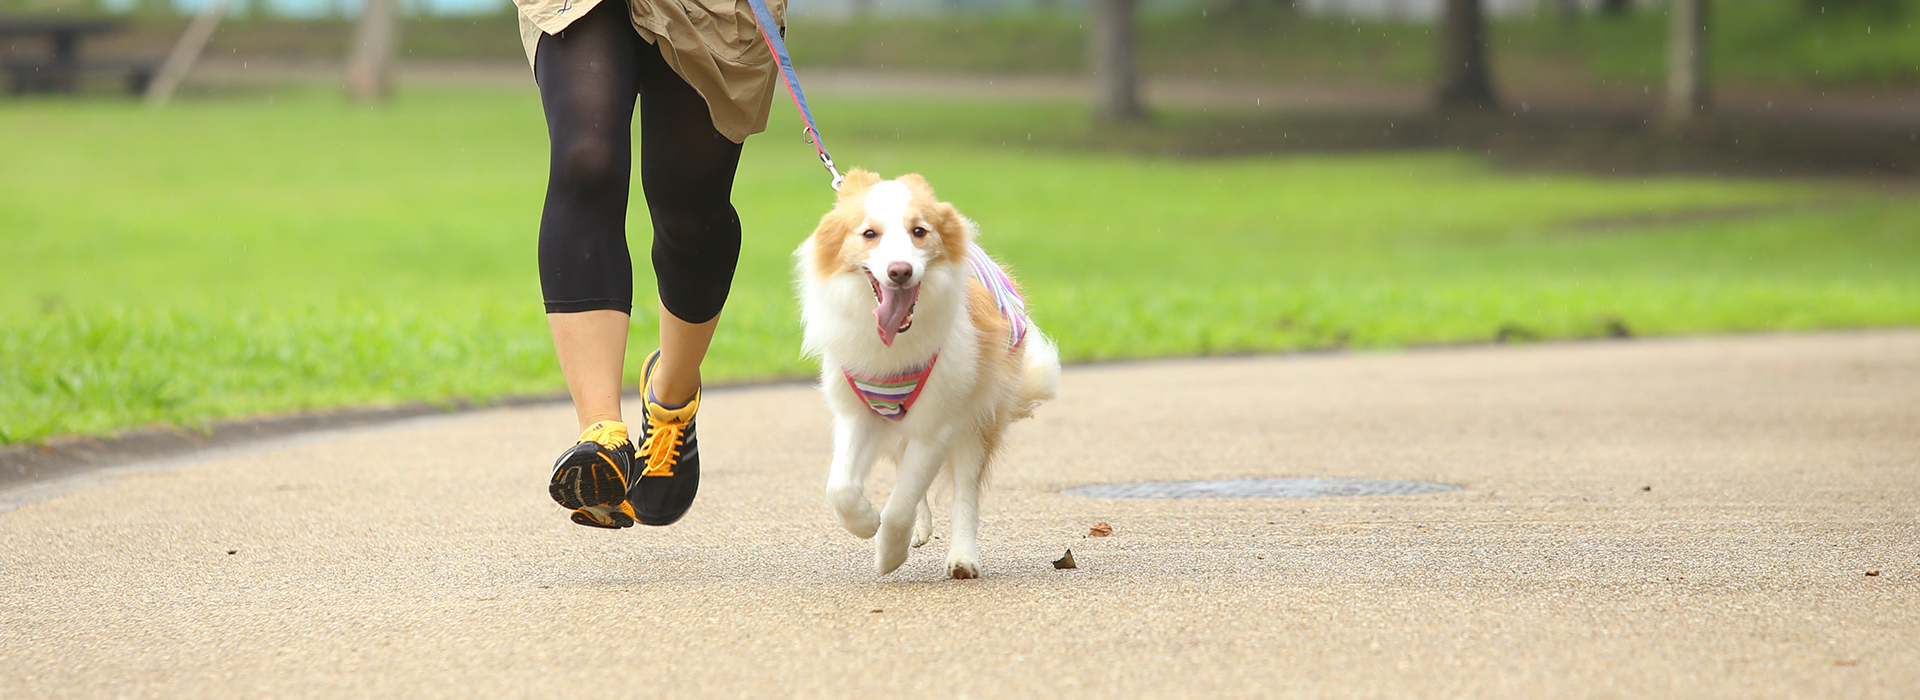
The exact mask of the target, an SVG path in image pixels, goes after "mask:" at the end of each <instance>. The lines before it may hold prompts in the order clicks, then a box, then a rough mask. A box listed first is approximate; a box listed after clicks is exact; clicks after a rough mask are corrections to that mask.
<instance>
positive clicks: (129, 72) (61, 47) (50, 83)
mask: <svg viewBox="0 0 1920 700" xmlns="http://www.w3.org/2000/svg"><path fill="white" fill-rule="evenodd" d="M124 28H125V24H124V23H122V22H119V21H117V20H110V19H64V18H48V17H31V18H28V17H0V37H5V36H30V37H32V36H39V37H45V38H46V39H47V43H48V51H47V53H46V54H45V55H43V56H25V57H21V56H9V57H7V58H6V59H5V60H4V61H0V70H3V71H5V72H6V74H7V79H8V80H7V88H8V91H9V92H11V93H13V94H16V95H19V94H24V93H36V92H43V93H52V92H75V91H78V90H79V89H80V78H81V77H82V76H83V75H87V74H107V75H118V76H124V77H125V78H126V86H127V91H128V92H129V93H132V94H134V95H139V94H142V93H144V92H146V90H147V85H148V83H151V82H152V81H153V76H154V74H155V73H157V72H159V70H160V62H159V61H148V60H138V59H91V60H85V59H82V58H81V52H80V45H81V43H82V42H83V41H85V39H86V38H87V37H89V36H94V35H99V34H107V33H110V32H116V31H120V30H121V29H124Z"/></svg>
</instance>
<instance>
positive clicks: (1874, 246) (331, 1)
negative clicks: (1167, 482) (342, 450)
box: [0, 0, 1920, 444]
mask: <svg viewBox="0 0 1920 700" xmlns="http://www.w3.org/2000/svg"><path fill="white" fill-rule="evenodd" d="M1916 21H1920V0H1914V1H1910V0H1666V1H1659V2H1654V1H1648V0H1292V1H1290V0H1147V1H1141V0H1089V1H1087V2H1083V1H1081V0H792V7H791V13H790V20H789V27H788V33H787V38H788V43H789V44H790V46H791V48H792V51H793V55H794V60H795V62H796V64H797V66H798V69H799V71H800V74H801V76H802V79H803V80H804V81H805V85H806V87H807V88H808V91H809V93H810V95H809V96H810V97H811V98H812V101H813V105H814V108H815V111H816V117H817V120H818V123H819V125H820V129H821V131H822V133H823V135H824V137H825V140H826V142H827V145H828V146H829V147H831V148H832V149H833V151H834V154H835V156H836V157H837V159H838V160H839V162H840V164H841V165H842V167H843V168H844V167H852V166H862V167H867V168H870V169H876V170H878V171H880V172H882V173H883V174H885V175H888V176H893V175H898V174H901V173H904V172H909V171H913V172H920V173H923V174H925V175H926V176H927V177H928V178H929V179H930V180H931V182H932V183H933V184H934V186H935V188H936V189H937V190H938V191H939V193H940V194H941V196H942V197H943V198H944V199H947V200H949V201H952V202H953V203H955V204H956V205H957V206H958V207H959V208H960V209H961V211H963V212H965V213H967V214H968V215H969V216H971V217H972V218H974V219H976V220H978V221H979V222H980V224H981V226H982V229H983V232H984V233H983V241H982V243H983V244H984V245H985V246H986V247H987V249H988V250H989V251H992V252H993V253H994V254H995V255H996V256H997V257H1000V258H1002V259H1003V260H1004V261H1006V262H1007V263H1008V266H1009V267H1011V268H1013V269H1014V270H1015V271H1016V274H1018V275H1019V276H1020V277H1021V278H1022V280H1023V281H1024V282H1025V284H1026V286H1027V287H1028V293H1029V297H1030V299H1031V302H1032V304H1033V307H1034V316H1035V317H1036V319H1037V320H1038V321H1039V322H1040V323H1041V325H1042V326H1043V327H1044V328H1045V329H1046V330H1048V331H1049V332H1050V333H1051V334H1053V335H1055V336H1057V337H1058V339H1059V340H1060V344H1061V347H1062V350H1063V352H1064V354H1065V355H1066V357H1067V359H1069V360H1071V361H1089V360H1105V359H1121V358H1137V357H1155V356H1168V355H1204V354H1222V353H1246V352H1269V351H1284V350H1299V349H1336V348H1346V349H1370V348H1404V347H1413V346H1425V345H1440V344H1454V343H1487V342H1515V343H1518V342H1540V341H1549V340H1568V339H1593V340H1599V339H1607V340H1609V341H1614V340H1625V339H1630V338H1635V337H1644V336H1655V335H1675V334H1698V333H1727V332H1792V331H1799V330H1811V329H1836V328H1864V327H1884V326H1901V325H1913V324H1915V323H1920V233H1917V232H1920V197H1917V196H1916V195H1917V194H1920V189H1916V184H1920V179H1916V174H1917V173H1920V170H1917V168H1920V99H1917V98H1920V30H1916V29H1915V27H1914V23H1915V22H1916ZM0 67H4V73H3V74H0V80H4V81H5V87H4V93H0V444H15V443H36V442H43V441H47V440H52V439H58V438H60V437H62V436H70V435H103V434H111V433H113V432H116V431H121V430H126V429H131V428H144V427H154V426H162V427H166V426H177V427H186V428H196V427H203V426H205V425H207V424H208V423H209V422H210V421H216V420H221V419H228V418H242V417H249V416H260V415H273V414H284V413H290V412H305V411H317V410H331V409H336V408H342V407H356V406H374V405H393V404H404V403H417V402H429V403H437V404H444V405H455V404H464V403H486V402H489V401H495V400H499V399H502V398H504V397H513V396H530V395H549V394H554V393H556V392H559V391H561V390H562V388H563V384H562V383H561V381H560V376H559V373H558V370H557V367H556V366H555V363H554V361H553V359H552V357H551V355H552V350H551V345H550V342H549V340H548V338H547V335H546V327H545V323H544V320H543V319H542V316H541V311H540V303H539V302H540V295H539V291H538V284H537V278H536V276H535V269H534V240H535V235H536V233H537V226H538V220H539V214H540V207H541V201H542V194H543V192H544V188H545V182H546V172H545V168H546V150H545V149H546V141H545V127H544V122H543V119H542V117H541V111H540V105H539V99H538V93H537V92H536V91H535V89H534V85H533V82H532V78H531V74H530V71H529V70H528V66H527V63H526V57H525V55H524V53H523V51H522V48H521V45H520V42H519V39H518V36H517V33H516V20H515V10H514V7H513V5H511V4H510V3H508V2H506V1H505V0H367V2H366V3H365V4H364V5H363V4H362V2H361V1H360V0H189V1H182V2H168V1H167V0H0ZM791 111H792V110H791V106H790V105H788V104H786V103H785V102H784V101H780V102H776V103H775V105H774V111H773V123H772V125H771V127H770V130H769V132H768V133H766V134H762V135H759V136H756V137H753V138H752V139H750V140H749V141H748V143H747V150H746V156H745V161H744V162H743V165H742V170H741V174H740V177H739V181H738V184H737V187H736V196H735V203H736V207H737V208H738V209H739V210H740V212H741V216H742V219H743V222H744V223H745V225H746V228H747V234H746V236H747V244H746V245H747V250H745V251H744V252H743V257H742V261H741V269H740V273H739V275H738V277H737V278H736V283H735V292H734V295H733V297H732V300H731V301H730V302H729V305H728V307H727V311H726V313H725V316H724V318H725V321H724V322H723V324H722V327H721V334H720V336H719V338H718V339H717V341H716V346H715V349H714V355H713V358H712V363H711V364H710V366H709V368H708V372H707V376H708V379H709V381H710V382H714V383H726V382H738V381H754V380H763V379H770V378H791V377H798V376H805V375H806V374H807V373H809V372H810V371H811V366H810V364H809V363H808V362H807V361H805V360H804V359H803V358H801V357H799V354H798V341H797V339H798V322H797V310H796V308H797V307H796V305H795V303H794V301H793V299H792V296H793V295H792V292H791V288H792V286H791V285H792V282H791V273H790V253H791V251H792V250H793V248H794V247H795V246H796V245H798V243H799V242H800V240H801V239H802V238H804V237H805V236H806V235H807V234H808V233H809V232H810V231H811V230H812V227H813V224H814V223H815V221H817V219H818V217H819V215H820V214H821V213H823V212H824V211H825V210H826V208H828V207H829V206H830V204H831V201H832V200H831V192H830V191H829V190H828V188H827V187H826V177H825V175H824V173H823V172H821V171H820V170H819V168H818V163H817V162H816V161H815V160H814V157H813V155H812V151H811V149H810V148H809V147H808V146H807V145H806V144H805V141H804V139H803V138H802V136H801V133H800V129H799V126H798V122H797V120H796V119H795V118H794V116H793V115H792V113H791ZM637 195H638V193H637V192H636V196H635V197H634V198H633V203H634V204H633V211H632V212H631V214H630V216H629V222H630V223H629V228H630V236H631V238H632V240H633V242H634V247H635V249H636V250H644V249H645V247H646V245H647V242H646V241H647V240H648V235H649V232H648V229H647V227H648V224H647V217H646V213H645V209H644V204H643V202H642V200H641V198H640V197H639V196H637ZM640 260H642V261H644V260H645V258H644V256H641V257H640ZM640 270H641V271H642V274H641V275H640V279H639V280H637V285H636V292H637V293H638V294H640V295H641V297H640V298H642V299H645V298H648V297H649V296H650V295H651V287H650V284H651V276H650V275H648V274H645V266H644V265H642V266H640ZM653 333H654V328H653V326H652V325H651V321H648V320H646V319H639V318H637V319H636V323H635V328H634V333H633V338H632V345H633V347H634V348H636V349H640V350H643V349H645V348H650V347H652V345H653V340H652V337H653Z"/></svg>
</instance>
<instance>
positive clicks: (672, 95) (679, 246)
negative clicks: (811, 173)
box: [534, 0, 740, 323]
mask: <svg viewBox="0 0 1920 700" xmlns="http://www.w3.org/2000/svg"><path fill="white" fill-rule="evenodd" d="M535 59H536V60H535V61H534V80H535V81H537V82H538V83H539V84H540V102H541V104H542V105H543V106H544V107H545V108H546V112H547V138H548V140H549V141H550V142H551V143H552V145H553V155H552V160H551V164H550V169H549V171H548V175H547V205H546V209H545V210H544V211H543V212H542V213H541V216H540V291H541V293H542V294H543V296H545V297H546V306H547V312H548V313H573V312H579V311H593V310H599V309H612V310H616V311H623V312H627V313H632V312H633V260H632V258H631V257H630V256H629V254H628V253H627V226H626V223H627V190H628V187H629V182H630V181H631V179H632V177H633V135H632V134H633V107H634V102H635V98H636V97H640V98H641V99H640V100H639V102H640V187H641V191H643V192H644V193H645V194H646V198H647V211H648V212H649V213H650V214H652V218H653V273H654V279H655V280H656V282H657V284H658V285H659V288H660V303H661V304H663V305H665V306H666V307H667V311H668V312H670V313H672V314H673V315H674V316H676V317H678V318H679V319H680V320H683V321H687V322H689V323H704V322H706V321H709V320H712V319H713V317H714V316H717V315H719V313H720V307H721V306H722V305H724V304H726V301H727V290H728V288H729V287H731V286H732V284H733V268H734V265H735V263H737V262H739V260H740V217H739V215H738V214H736V213H734V210H733V203H732V202H731V201H729V195H731V193H732V191H733V173H734V170H735V169H736V168H737V167H738V166H739V164H740V144H737V143H734V142H732V141H730V140H728V139H727V137H725V136H722V135H720V132H719V131H716V130H714V128H713V119H712V117H711V116H709V115H708V112H707V102H706V100H705V99H704V98H702V97H701V96H700V93H699V92H696V91H695V90H694V89H693V86H691V85H688V84H687V81H686V80H685V79H683V78H681V77H680V75H679V74H678V73H675V72H674V71H673V68H672V67H670V66H668V65H667V62H666V59H664V58H662V57H661V56H660V49H659V48H657V47H655V46H654V45H653V44H650V43H647V41H646V40H644V39H641V38H640V35H639V34H637V33H635V32H634V30H633V26H632V24H631V23H630V20H629V19H628V17H627V4H626V2H623V1H622V0H605V1H604V2H601V3H600V4H599V5H597V6H595V7H594V8H593V10H592V11H589V12H588V13H587V14H586V16H584V17H581V18H580V19H577V20H574V22H573V24H570V25H568V26H567V28H566V29H565V30H562V31H561V32H560V33H559V34H557V35H542V36H541V37H540V47H539V49H538V51H537V52H536V53H535Z"/></svg>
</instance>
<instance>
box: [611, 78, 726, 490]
mask: <svg viewBox="0 0 1920 700" xmlns="http://www.w3.org/2000/svg"><path fill="white" fill-rule="evenodd" d="M640 54H641V55H640V57H639V64H640V68H639V73H640V187H641V189H642V190H643V191H644V192H645V193H646V197H647V211H648V212H649V213H650V214H651V215H652V218H653V272H654V278H655V279H656V280H657V281H658V282H659V287H660V351H659V353H657V354H655V355H653V356H651V357H649V358H648V364H647V366H646V368H645V369H644V370H643V371H642V375H643V377H644V379H642V380H641V386H642V388H643V390H644V391H645V393H646V397H645V401H644V405H645V406H646V409H645V410H646V415H645V417H644V418H643V420H642V422H641V423H640V427H641V432H642V439H641V444H640V449H639V455H638V457H637V458H636V459H635V467H634V468H636V469H640V470H641V472H640V480H639V481H637V482H635V484H634V487H633V489H631V490H630V491H628V493H627V500H628V502H629V503H631V504H632V506H633V508H634V511H635V513H636V517H637V518H638V519H639V521H640V522H643V523H646V524H648V525H668V524H671V523H673V522H674V521H677V520H679V519H680V516H682V515H684V514H686V512H687V509H688V508H690V507H692V505H693V499H694V495H695V493H696V492H698V490H699V486H700V444H699V437H698V435H697V431H696V430H695V428H694V417H695V416H696V415H697V414H698V413H699V411H700V363H701V362H702V361H704V360H705V359H706V354H707V346H708V343H710V342H711V341H712V340H713V330H714V327H715V326H716V325H718V323H719V315H720V307H721V306H722V305H724V304H725V303H726V300H727V290H728V288H729V287H730V286H732V284H733V267H734V264H735V263H736V262H738V261H739V258H740V217H739V216H737V215H735V214H734V211H733V204H732V202H731V201H729V199H730V197H731V196H732V193H733V172H734V168H735V167H736V166H738V165H739V162H740V144H737V143H734V142H732V141H729V140H727V138H726V137H725V136H721V135H720V132H718V131H716V130H715V129H714V128H713V119H712V117H711V116H709V114H708V112H707V102H706V99H705V98H702V97H701V96H700V93H698V92H696V91H695V90H694V89H693V88H692V87H691V86H689V85H687V82H686V80H685V79H682V78H681V77H680V75H679V74H677V73H675V72H674V71H673V69H672V68H671V67H669V66H668V65H667V62H666V59H664V58H662V57H661V56H660V53H659V50H658V49H657V48H655V47H652V46H648V47H645V48H643V49H641V51H640Z"/></svg>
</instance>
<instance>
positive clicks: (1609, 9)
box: [1600, 0, 1671, 17]
mask: <svg viewBox="0 0 1920 700" xmlns="http://www.w3.org/2000/svg"><path fill="white" fill-rule="evenodd" d="M1670 1H1671V0H1670ZM1632 9H1633V0H1600V14H1603V15H1606V16H1608V17H1624V16H1626V14H1627V12H1629V11H1631V10H1632Z"/></svg>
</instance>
